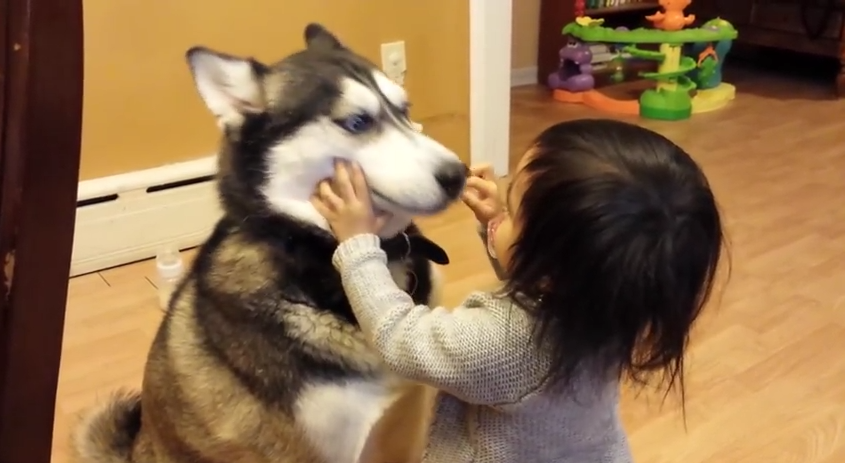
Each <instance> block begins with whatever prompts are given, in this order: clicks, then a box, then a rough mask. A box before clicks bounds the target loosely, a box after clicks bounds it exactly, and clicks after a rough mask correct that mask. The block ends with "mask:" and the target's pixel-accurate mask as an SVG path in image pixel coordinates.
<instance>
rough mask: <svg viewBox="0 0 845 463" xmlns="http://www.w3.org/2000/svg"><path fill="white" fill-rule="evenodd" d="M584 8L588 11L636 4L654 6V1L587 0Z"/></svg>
mask: <svg viewBox="0 0 845 463" xmlns="http://www.w3.org/2000/svg"><path fill="white" fill-rule="evenodd" d="M586 3H587V4H586V7H587V9H588V10H590V9H600V8H613V7H615V6H628V5H636V4H644V5H643V6H645V5H654V4H655V3H656V2H655V1H654V0H587V1H586Z"/></svg>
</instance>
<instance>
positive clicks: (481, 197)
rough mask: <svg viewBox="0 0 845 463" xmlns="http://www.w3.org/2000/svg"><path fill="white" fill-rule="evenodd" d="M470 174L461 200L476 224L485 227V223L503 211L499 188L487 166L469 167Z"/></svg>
mask: <svg viewBox="0 0 845 463" xmlns="http://www.w3.org/2000/svg"><path fill="white" fill-rule="evenodd" d="M470 174H471V175H472V176H471V177H469V178H468V179H467V185H466V186H467V187H466V188H465V189H464V194H463V196H462V197H461V199H462V200H463V202H464V204H466V205H467V207H469V208H470V210H472V213H473V214H475V218H476V219H477V220H478V222H480V223H481V224H482V225H487V222H489V221H490V220H491V219H494V218H496V217H497V216H499V215H500V214H501V213H502V212H504V210H505V207H504V205H503V204H502V200H501V198H500V197H499V187H498V185H496V179H495V176H494V175H493V169H492V167H490V166H489V165H481V166H477V167H471V168H470Z"/></svg>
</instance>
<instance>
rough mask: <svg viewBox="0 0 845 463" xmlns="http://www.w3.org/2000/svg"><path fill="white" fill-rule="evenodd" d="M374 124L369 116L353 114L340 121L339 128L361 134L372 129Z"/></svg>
mask: <svg viewBox="0 0 845 463" xmlns="http://www.w3.org/2000/svg"><path fill="white" fill-rule="evenodd" d="M374 122H375V119H373V117H372V116H370V115H369V114H353V115H351V116H349V117H347V118H346V119H343V120H342V121H340V126H341V127H343V128H344V129H346V130H347V131H349V132H351V133H361V132H366V131H367V130H369V129H370V128H372V126H373V123H374Z"/></svg>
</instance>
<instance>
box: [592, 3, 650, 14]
mask: <svg viewBox="0 0 845 463" xmlns="http://www.w3.org/2000/svg"><path fill="white" fill-rule="evenodd" d="M656 8H660V4H658V3H657V2H643V3H626V4H624V5H616V6H606V7H604V8H588V9H587V10H585V11H584V15H586V16H602V15H608V14H615V13H630V12H632V11H643V10H654V9H656Z"/></svg>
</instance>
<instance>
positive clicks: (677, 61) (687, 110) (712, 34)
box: [562, 0, 737, 120]
mask: <svg viewBox="0 0 845 463" xmlns="http://www.w3.org/2000/svg"><path fill="white" fill-rule="evenodd" d="M660 3H661V5H662V6H663V7H664V10H666V11H665V12H664V13H658V14H656V15H652V16H649V17H647V18H648V19H649V20H650V21H652V22H653V23H654V25H655V27H657V29H647V28H638V29H633V30H624V29H613V28H609V27H604V26H602V23H603V21H602V20H595V19H592V18H589V17H579V18H576V20H575V21H574V22H572V23H570V24H567V25H566V26H565V27H564V28H563V31H562V32H563V34H565V35H569V36H571V37H574V38H576V39H578V40H580V41H581V42H584V43H613V44H621V45H622V51H623V52H624V53H626V54H629V55H631V56H632V57H633V58H639V59H647V60H653V61H657V62H658V63H659V66H658V69H657V72H646V73H641V74H640V76H641V77H643V78H645V79H651V80H654V81H656V85H655V88H653V89H649V90H646V91H645V92H643V94H642V95H641V96H640V99H639V114H640V116H641V117H646V118H650V119H662V120H681V119H686V118H688V117H690V116H691V115H692V113H693V112H703V111H709V110H713V109H718V108H720V107H722V106H724V105H725V104H727V101H729V100H731V99H733V97H734V94H735V88H734V87H733V86H732V85H730V84H724V83H722V84H721V85H717V86H716V87H715V88H711V89H707V90H702V91H699V92H698V95H696V101H695V102H694V101H693V97H692V96H691V95H690V93H691V92H692V91H693V90H695V89H696V83H695V81H697V82H705V81H710V80H711V79H713V78H714V76H715V75H716V74H720V72H721V68H720V64H719V63H718V57H717V56H716V53H714V52H713V48H712V47H711V46H709V44H716V43H723V42H725V41H728V42H730V41H733V40H735V39H736V37H737V31H736V29H735V28H734V27H733V26H732V25H731V24H730V23H728V22H727V21H724V20H722V19H718V18H717V19H716V20H711V21H709V22H708V23H707V24H708V25H709V26H708V27H702V28H692V29H683V27H684V25H685V24H688V23H691V22H692V20H693V19H694V16H692V15H686V16H685V15H684V13H683V6H686V5H683V6H681V5H677V4H675V5H673V4H672V3H671V2H670V1H666V0H663V1H661V2H660ZM682 3H685V4H687V5H688V3H689V2H682ZM679 6H680V9H679ZM673 8H674V10H673ZM673 15H674V16H673ZM717 23H718V24H721V25H722V26H723V27H722V26H720V27H718V28H717V27H713V26H712V24H717ZM667 29H668V30H667ZM637 44H659V50H658V51H653V50H643V49H641V48H637V46H636V45H637ZM685 44H705V45H708V46H707V50H706V51H707V52H706V53H705V52H702V53H701V54H700V56H699V57H698V59H696V58H693V57H690V56H684V45H685ZM611 66H613V71H614V74H613V75H612V76H611V79H612V80H613V81H619V80H621V76H622V72H621V66H620V64H619V63H611ZM692 71H696V72H695V73H694V74H695V76H694V77H695V81H693V79H691V78H690V76H689V74H690V73H691V72H692ZM719 77H720V76H719ZM594 100H595V98H594ZM572 101H575V100H574V99H573V100H572ZM695 106H697V108H694V107H695ZM609 107H610V105H609Z"/></svg>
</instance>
